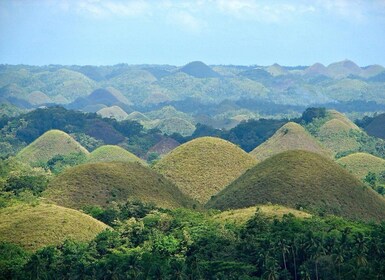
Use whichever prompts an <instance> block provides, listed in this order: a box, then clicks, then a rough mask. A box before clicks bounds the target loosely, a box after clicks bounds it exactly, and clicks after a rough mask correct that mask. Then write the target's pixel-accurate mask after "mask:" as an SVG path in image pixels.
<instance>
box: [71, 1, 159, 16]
mask: <svg viewBox="0 0 385 280" xmlns="http://www.w3.org/2000/svg"><path fill="white" fill-rule="evenodd" d="M65 2H67V5H65V6H64V7H67V9H68V10H75V11H76V12H77V13H78V14H80V15H85V16H92V17H96V18H105V17H111V16H121V17H134V16H142V15H145V14H147V13H149V12H150V8H151V5H149V4H148V2H147V1H144V0H129V1H122V0H120V1H119V0H118V1H117V0H78V1H65Z"/></svg>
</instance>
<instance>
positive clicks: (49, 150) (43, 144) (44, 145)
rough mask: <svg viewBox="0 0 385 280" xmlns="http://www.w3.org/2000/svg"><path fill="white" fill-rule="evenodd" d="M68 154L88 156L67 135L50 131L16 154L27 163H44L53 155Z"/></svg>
mask: <svg viewBox="0 0 385 280" xmlns="http://www.w3.org/2000/svg"><path fill="white" fill-rule="evenodd" d="M70 153H83V154H85V155H88V154H89V152H88V151H87V150H86V149H85V148H83V147H82V146H81V145H80V144H79V143H78V142H76V141H75V140H74V139H73V138H72V137H71V136H69V135H68V134H67V133H65V132H63V131H61V130H50V131H47V132H46V133H44V134H43V135H41V136H40V137H39V138H37V139H36V140H35V141H33V142H32V143H31V144H29V145H28V146H27V147H25V148H24V149H22V150H21V151H20V152H19V153H18V154H17V158H18V159H20V160H21V161H24V162H28V163H34V162H39V161H43V162H45V161H48V160H49V159H51V158H52V157H54V156H55V155H68V154H70Z"/></svg>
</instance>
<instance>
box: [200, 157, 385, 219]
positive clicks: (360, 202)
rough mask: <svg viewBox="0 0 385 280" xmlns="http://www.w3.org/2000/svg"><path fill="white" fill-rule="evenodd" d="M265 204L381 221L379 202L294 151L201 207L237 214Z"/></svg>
mask: <svg viewBox="0 0 385 280" xmlns="http://www.w3.org/2000/svg"><path fill="white" fill-rule="evenodd" d="M268 202H270V203H273V204H281V205H284V206H288V207H297V208H298V207H302V208H303V209H306V210H308V211H313V212H315V213H317V212H318V213H319V212H323V213H328V214H335V215H339V216H343V217H348V218H353V219H366V220H371V219H373V220H377V221H379V220H382V219H383V217H384V215H385V200H384V198H383V197H380V196H379V195H378V194H376V193H375V192H374V191H373V190H371V189H369V188H367V187H364V186H363V184H362V183H361V182H360V181H359V180H358V179H356V178H355V177H353V175H351V174H350V173H349V172H347V171H346V170H344V169H343V168H342V167H340V166H338V164H336V163H334V162H333V161H331V160H329V159H327V158H324V157H322V156H320V155H317V154H315V153H311V152H306V151H299V150H298V151H287V152H283V153H281V154H277V155H275V156H273V157H271V158H269V159H267V160H265V161H263V162H261V163H260V164H257V165H256V166H255V167H253V168H251V169H250V170H248V171H247V172H245V174H243V175H242V176H241V177H239V178H238V179H236V180H235V181H234V182H233V183H231V184H230V185H229V186H227V187H226V188H225V189H223V190H222V191H221V192H219V193H218V194H217V195H215V196H213V197H212V198H211V200H210V201H209V202H208V203H207V205H206V206H207V207H209V208H217V209H237V208H245V207H249V206H252V205H255V204H265V203H268Z"/></svg>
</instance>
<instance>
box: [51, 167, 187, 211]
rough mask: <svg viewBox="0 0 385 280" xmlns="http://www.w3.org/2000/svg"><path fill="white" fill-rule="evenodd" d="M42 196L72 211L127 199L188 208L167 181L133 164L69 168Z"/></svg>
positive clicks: (173, 186) (184, 200)
mask: <svg viewBox="0 0 385 280" xmlns="http://www.w3.org/2000/svg"><path fill="white" fill-rule="evenodd" d="M44 196H45V197H46V198H47V199H48V200H49V201H53V202H55V203H57V204H59V205H63V206H67V207H71V208H76V209H81V208H83V207H85V206H87V205H99V206H102V207H105V206H108V205H110V204H111V203H112V202H113V201H116V202H125V201H126V200H128V199H129V200H136V199H137V200H140V201H143V202H148V203H154V204H156V205H157V206H160V207H166V208H170V207H171V208H174V207H187V206H192V203H191V201H190V200H189V199H187V198H186V197H185V196H184V195H183V194H182V193H181V192H180V191H179V190H178V188H177V187H175V185H173V184H172V183H171V182H170V181H168V180H166V179H165V178H164V177H163V176H161V175H159V174H157V173H155V172H154V171H152V170H151V169H149V168H147V167H144V166H143V165H141V164H139V163H134V162H100V163H88V164H83V165H79V166H75V167H73V168H69V169H67V170H65V171H64V172H63V173H61V174H60V175H59V176H57V177H56V178H54V179H53V180H52V181H51V182H50V184H49V186H48V189H47V190H46V192H45V194H44Z"/></svg>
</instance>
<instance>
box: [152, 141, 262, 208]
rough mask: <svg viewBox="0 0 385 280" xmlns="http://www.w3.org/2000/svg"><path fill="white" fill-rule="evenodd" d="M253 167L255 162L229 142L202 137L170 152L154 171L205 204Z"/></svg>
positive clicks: (157, 164) (156, 165)
mask: <svg viewBox="0 0 385 280" xmlns="http://www.w3.org/2000/svg"><path fill="white" fill-rule="evenodd" d="M255 163H256V160H255V159H253V158H252V157H251V156H250V155H248V154H247V153H246V152H244V151H243V150H241V149H240V148H238V147H237V146H235V145H234V144H232V143H230V142H227V141H225V140H222V139H219V138H214V137H201V138H197V139H194V140H192V141H190V142H187V143H185V144H183V145H181V146H179V147H177V148H176V149H174V150H173V151H171V152H170V153H169V154H167V155H166V156H165V157H164V158H162V159H161V160H159V161H158V162H157V163H156V164H155V166H154V169H155V170H157V171H158V172H160V173H161V174H163V175H164V176H165V177H166V178H168V179H170V180H171V181H172V182H174V183H175V184H176V185H177V186H178V188H179V189H180V190H181V191H182V192H183V193H185V194H186V195H188V196H190V197H191V198H193V199H195V200H197V201H199V202H201V203H205V202H207V201H208V200H209V199H210V197H211V196H212V195H214V194H216V193H217V192H219V191H220V190H222V189H223V188H224V187H225V186H226V185H227V184H229V183H230V182H232V181H233V180H234V179H236V178H237V177H238V176H240V175H241V174H242V173H243V172H245V171H246V170H247V169H248V168H250V167H252V166H253V165H254V164H255Z"/></svg>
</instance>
